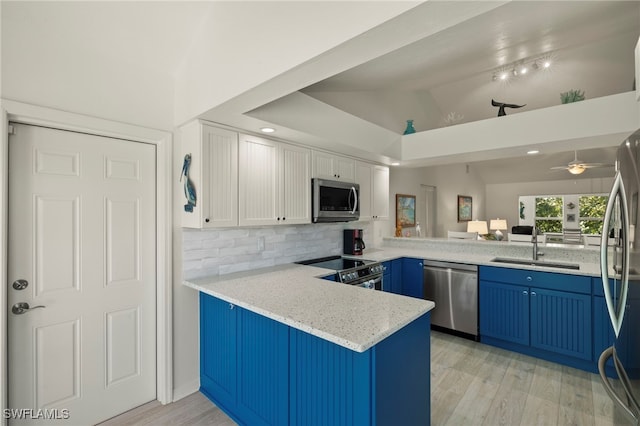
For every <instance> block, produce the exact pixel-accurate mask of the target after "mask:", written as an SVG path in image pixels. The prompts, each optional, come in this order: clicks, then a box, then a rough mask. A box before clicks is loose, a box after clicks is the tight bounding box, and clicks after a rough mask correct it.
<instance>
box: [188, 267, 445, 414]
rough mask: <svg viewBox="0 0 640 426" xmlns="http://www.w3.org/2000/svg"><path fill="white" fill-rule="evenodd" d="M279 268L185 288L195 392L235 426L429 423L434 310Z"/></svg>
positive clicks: (316, 272)
mask: <svg viewBox="0 0 640 426" xmlns="http://www.w3.org/2000/svg"><path fill="white" fill-rule="evenodd" d="M331 272H332V271H330V270H327V269H323V268H317V267H312V266H305V265H293V264H289V265H281V266H276V267H272V268H266V269H260V270H256V271H248V272H242V273H236V274H229V275H224V276H215V277H208V278H200V279H193V280H189V281H185V283H184V284H185V285H187V286H189V287H192V288H194V289H196V290H198V291H199V292H200V346H201V347H200V354H201V361H200V364H201V368H200V369H201V391H202V392H203V393H204V394H205V395H207V396H208V397H209V398H210V399H211V400H213V401H214V402H215V403H216V404H217V405H219V406H220V407H221V408H222V409H223V410H225V411H226V412H227V414H229V415H230V416H231V417H232V418H233V419H234V420H236V421H237V422H239V423H241V424H279V425H280V424H305V425H311V424H316V423H318V424H376V425H384V424H409V423H416V422H418V423H420V424H429V422H430V313H429V311H430V310H431V309H433V307H434V304H433V302H430V301H426V300H421V299H414V298H409V297H404V296H399V295H395V294H389V293H385V292H378V291H367V290H364V289H361V288H353V287H351V286H346V285H342V284H337V283H333V282H329V281H326V280H322V279H319V278H318V277H321V276H323V275H327V274H330V273H331Z"/></svg>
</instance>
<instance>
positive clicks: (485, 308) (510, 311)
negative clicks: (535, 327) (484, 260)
mask: <svg viewBox="0 0 640 426" xmlns="http://www.w3.org/2000/svg"><path fill="white" fill-rule="evenodd" d="M478 297H479V299H480V308H479V311H480V318H479V321H480V336H481V337H493V338H496V339H501V340H505V341H508V342H513V343H518V344H521V345H529V296H528V291H527V290H526V289H523V288H522V287H520V286H514V285H511V284H503V283H496V282H493V281H487V280H485V279H482V280H481V281H480V291H479V296H478Z"/></svg>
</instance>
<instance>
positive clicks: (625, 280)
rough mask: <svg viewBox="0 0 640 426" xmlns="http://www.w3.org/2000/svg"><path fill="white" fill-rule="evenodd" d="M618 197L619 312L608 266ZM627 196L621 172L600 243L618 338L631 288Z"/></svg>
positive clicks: (605, 286)
mask: <svg viewBox="0 0 640 426" xmlns="http://www.w3.org/2000/svg"><path fill="white" fill-rule="evenodd" d="M616 196H619V197H620V203H621V204H622V205H621V206H620V210H621V213H622V214H621V222H622V223H621V232H620V237H621V246H622V271H621V272H622V277H621V284H622V286H621V294H620V300H619V302H618V306H619V307H620V309H619V310H617V309H616V306H614V301H613V298H612V297H611V290H610V287H609V264H608V248H609V232H608V226H609V223H610V221H611V216H612V214H613V208H614V205H615V199H616ZM627 205H628V204H627V195H626V192H625V189H624V184H623V182H622V175H621V174H620V172H617V173H616V177H615V179H614V181H613V187H612V188H611V192H610V194H609V200H608V202H607V209H606V211H605V214H604V222H603V223H602V238H601V241H600V271H601V276H602V287H603V290H604V296H605V301H606V302H607V311H608V312H609V317H610V318H611V325H612V326H613V331H614V333H615V335H616V337H618V335H619V334H620V328H621V327H622V320H623V319H624V313H625V310H626V309H625V307H626V304H627V290H628V287H629V249H628V238H629V236H628V235H627V229H628V224H629V211H628V210H627Z"/></svg>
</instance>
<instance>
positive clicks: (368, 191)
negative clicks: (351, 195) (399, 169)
mask: <svg viewBox="0 0 640 426" xmlns="http://www.w3.org/2000/svg"><path fill="white" fill-rule="evenodd" d="M356 183H357V184H358V185H360V194H359V201H360V220H371V219H373V220H377V219H388V218H389V168H388V167H385V166H378V165H375V164H369V163H363V162H361V161H356Z"/></svg>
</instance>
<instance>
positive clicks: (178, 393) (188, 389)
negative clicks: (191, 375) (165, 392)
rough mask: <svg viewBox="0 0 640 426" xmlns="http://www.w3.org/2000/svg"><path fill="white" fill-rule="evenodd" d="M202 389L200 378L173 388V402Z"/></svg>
mask: <svg viewBox="0 0 640 426" xmlns="http://www.w3.org/2000/svg"><path fill="white" fill-rule="evenodd" d="M198 390H200V378H197V379H195V380H192V381H190V382H189V383H186V384H184V385H182V386H180V387H178V388H174V389H173V402H176V401H179V400H181V399H182V398H184V397H187V396H189V395H191V394H192V393H195V392H198Z"/></svg>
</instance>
